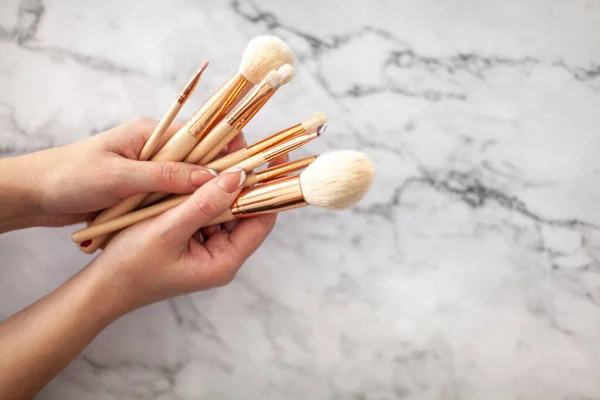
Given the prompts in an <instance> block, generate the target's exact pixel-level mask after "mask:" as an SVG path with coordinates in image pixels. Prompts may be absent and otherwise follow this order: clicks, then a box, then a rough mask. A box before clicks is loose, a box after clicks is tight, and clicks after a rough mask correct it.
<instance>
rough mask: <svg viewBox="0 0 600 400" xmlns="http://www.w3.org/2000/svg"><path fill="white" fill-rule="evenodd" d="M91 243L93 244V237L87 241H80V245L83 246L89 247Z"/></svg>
mask: <svg viewBox="0 0 600 400" xmlns="http://www.w3.org/2000/svg"><path fill="white" fill-rule="evenodd" d="M90 244H92V239H88V240H86V241H83V242H81V243H79V245H80V246H81V247H83V248H85V247H89V246H90Z"/></svg>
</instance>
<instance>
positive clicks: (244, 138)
mask: <svg viewBox="0 0 600 400" xmlns="http://www.w3.org/2000/svg"><path fill="white" fill-rule="evenodd" d="M240 135H241V136H242V141H243V142H244V147H248V141H247V140H246V135H244V132H240Z"/></svg>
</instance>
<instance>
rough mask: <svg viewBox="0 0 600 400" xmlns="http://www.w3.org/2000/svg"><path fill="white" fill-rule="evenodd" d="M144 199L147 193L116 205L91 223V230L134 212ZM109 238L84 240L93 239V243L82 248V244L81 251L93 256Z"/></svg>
mask: <svg viewBox="0 0 600 400" xmlns="http://www.w3.org/2000/svg"><path fill="white" fill-rule="evenodd" d="M144 198H146V193H141V194H138V195H135V196H131V197H129V198H127V199H125V200H123V201H122V202H120V203H118V204H115V205H114V206H112V207H109V208H106V209H104V210H103V211H102V212H101V213H100V214H98V216H97V217H96V218H95V219H94V220H93V221H92V222H91V224H90V226H89V228H92V227H94V226H96V225H99V224H102V223H105V222H107V221H110V220H112V219H114V218H117V217H119V216H121V215H123V214H126V213H128V212H130V211H132V210H135V208H136V207H137V206H138V205H139V204H140V203H141V202H142V201H143V200H144ZM111 232H112V231H111ZM107 238H108V237H107V236H98V237H93V236H92V237H89V238H87V239H84V240H83V241H86V240H90V239H91V240H92V243H84V245H86V246H85V247H84V246H82V245H81V243H80V246H79V249H81V251H83V252H84V253H88V254H91V253H93V252H94V251H96V250H98V249H99V248H100V247H101V246H102V244H103V243H104V242H105V241H106V239H107Z"/></svg>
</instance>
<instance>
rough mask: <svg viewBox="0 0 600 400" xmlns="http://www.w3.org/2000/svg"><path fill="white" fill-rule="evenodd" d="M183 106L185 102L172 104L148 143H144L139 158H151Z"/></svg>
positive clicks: (143, 159)
mask: <svg viewBox="0 0 600 400" xmlns="http://www.w3.org/2000/svg"><path fill="white" fill-rule="evenodd" d="M181 107H183V104H181V103H179V102H177V101H176V102H175V103H173V104H172V105H171V108H169V111H167V113H166V114H165V116H164V118H163V119H161V120H160V122H159V123H158V125H157V126H156V128H155V129H154V132H152V135H150V137H149V138H148V140H147V141H146V144H145V145H144V147H143V148H142V151H141V152H140V156H139V157H138V160H140V161H146V160H148V159H149V158H150V156H151V155H152V153H153V152H154V149H156V146H157V145H158V142H159V141H160V138H161V137H162V135H163V134H164V133H165V131H166V130H167V129H168V128H169V126H171V124H172V123H173V120H174V119H175V117H176V116H177V114H178V113H179V111H180V110H181Z"/></svg>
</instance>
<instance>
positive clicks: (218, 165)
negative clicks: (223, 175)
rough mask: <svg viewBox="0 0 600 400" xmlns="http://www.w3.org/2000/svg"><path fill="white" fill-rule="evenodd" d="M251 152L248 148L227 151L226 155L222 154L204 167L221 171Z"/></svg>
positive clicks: (248, 155) (246, 156)
mask: <svg viewBox="0 0 600 400" xmlns="http://www.w3.org/2000/svg"><path fill="white" fill-rule="evenodd" d="M250 156H251V154H250V152H249V151H248V149H246V148H243V149H239V150H238V151H234V152H233V153H229V154H227V155H226V156H223V157H221V158H219V159H217V160H214V161H212V162H210V163H208V164H206V165H205V167H206V168H211V169H214V170H215V171H217V172H221V171H223V170H225V169H227V168H229V167H231V166H232V165H235V164H237V163H239V162H240V161H243V160H245V159H246V158H248V157H250Z"/></svg>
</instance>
